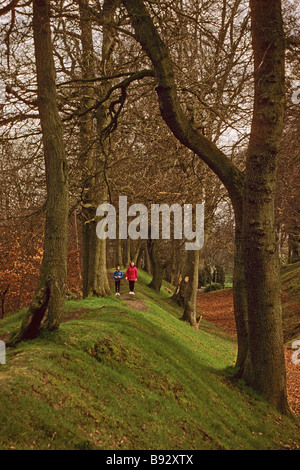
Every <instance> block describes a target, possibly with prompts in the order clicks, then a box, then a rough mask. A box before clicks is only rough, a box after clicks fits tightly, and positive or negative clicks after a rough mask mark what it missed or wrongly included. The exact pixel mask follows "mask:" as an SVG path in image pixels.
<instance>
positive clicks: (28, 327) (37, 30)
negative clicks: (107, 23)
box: [13, 0, 68, 343]
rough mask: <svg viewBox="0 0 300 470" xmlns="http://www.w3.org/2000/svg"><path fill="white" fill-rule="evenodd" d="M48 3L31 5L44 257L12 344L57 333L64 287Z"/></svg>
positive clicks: (64, 208) (63, 168)
mask: <svg viewBox="0 0 300 470" xmlns="http://www.w3.org/2000/svg"><path fill="white" fill-rule="evenodd" d="M49 8H50V2H49V0H34V1H33V33H34V45H35V60H36V73H37V83H38V108H39V115H40V122H41V128H42V135H43V146H44V159H45V171H46V187H47V201H46V223H45V238H44V253H43V260H42V264H41V268H40V274H39V278H38V284H37V289H36V291H35V294H34V297H33V299H32V302H31V305H30V307H29V309H28V312H27V314H26V316H25V318H24V320H23V323H22V326H21V329H20V331H19V332H18V333H17V335H16V337H15V339H14V340H13V342H14V343H16V342H17V341H20V340H22V339H28V338H34V337H36V336H37V335H38V334H39V332H40V330H41V328H42V329H46V330H49V331H52V330H55V329H57V328H58V326H59V324H60V320H61V314H62V309H63V304H64V300H65V291H66V281H67V220H68V171H67V161H66V156H65V149H64V142H63V128H62V123H61V119H60V115H59V111H58V105H57V100H56V86H55V68H54V60H53V50H52V42H51V32H50V18H49Z"/></svg>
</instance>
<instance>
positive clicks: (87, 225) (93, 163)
mask: <svg viewBox="0 0 300 470" xmlns="http://www.w3.org/2000/svg"><path fill="white" fill-rule="evenodd" d="M88 4H89V0H81V1H80V2H79V8H80V20H81V21H80V26H81V43H82V71H83V78H84V79H92V78H94V76H95V73H94V69H95V65H94V59H93V56H94V51H93V35H92V27H91V21H90V20H89V14H88V12H87V10H86V7H87V6H88ZM114 11H115V2H113V4H111V2H107V1H105V2H104V5H103V14H104V16H105V18H106V20H107V22H109V21H110V19H111V18H112V15H113V13H114ZM103 28H104V33H103V44H102V61H101V68H102V73H103V75H106V74H107V73H108V74H109V67H110V66H111V52H112V44H113V42H114V40H115V38H114V35H113V33H112V31H111V29H110V27H109V26H104V27H103ZM107 86H108V85H107V83H105V82H104V81H103V82H102V85H101V88H99V89H97V90H95V87H94V85H93V86H89V85H87V86H85V87H84V89H83V99H82V109H83V111H84V110H85V109H88V108H89V107H90V106H91V105H92V104H94V101H95V95H96V93H98V95H99V94H100V95H101V96H103V95H105V94H106V88H107ZM106 114H107V110H106V108H105V106H104V105H103V106H100V107H99V108H98V110H97V114H96V121H97V129H95V127H96V126H95V125H94V123H93V116H92V115H89V114H86V115H84V116H82V118H81V123H80V126H81V144H82V145H81V149H82V155H83V158H82V187H83V188H84V190H83V195H82V216H83V220H84V223H83V297H88V296H98V297H102V296H105V295H109V294H110V293H111V290H110V287H109V283H108V279H107V268H106V240H100V239H99V238H98V237H97V235H96V226H97V221H96V220H95V213H96V209H97V206H98V205H99V204H103V203H105V202H107V189H106V181H105V175H104V171H105V162H104V160H105V158H106V156H105V155H104V152H105V148H104V147H105V146H104V142H103V135H102V133H103V130H104V128H105V126H106V124H107V117H106ZM95 132H97V134H98V146H97V147H98V148H97V149H95V145H96V144H95V145H92V146H91V142H93V139H94V140H95V137H96V133H95ZM96 153H97V155H96ZM99 196H100V197H99Z"/></svg>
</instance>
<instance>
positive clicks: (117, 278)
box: [113, 265, 124, 295]
mask: <svg viewBox="0 0 300 470" xmlns="http://www.w3.org/2000/svg"><path fill="white" fill-rule="evenodd" d="M123 277H124V273H123V272H122V271H121V266H120V265H117V266H116V270H115V271H114V272H113V278H114V280H115V289H116V293H115V295H120V285H121V279H122V278H123Z"/></svg>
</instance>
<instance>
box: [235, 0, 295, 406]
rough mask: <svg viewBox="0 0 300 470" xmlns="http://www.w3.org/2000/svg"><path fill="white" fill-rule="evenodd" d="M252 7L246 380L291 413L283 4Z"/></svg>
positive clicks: (265, 0)
mask: <svg viewBox="0 0 300 470" xmlns="http://www.w3.org/2000/svg"><path fill="white" fill-rule="evenodd" d="M250 8H251V18H252V28H251V29H252V42H253V52H254V79H255V96H254V113H253V120H252V128H251V135H250V143H249V148H248V155H247V168H246V184H245V199H244V219H243V239H244V259H245V273H246V281H247V292H248V323H249V346H250V359H251V361H250V362H249V364H250V366H249V367H247V368H246V370H245V374H244V377H245V378H246V380H247V382H248V383H249V384H250V385H252V386H253V387H254V388H255V389H256V390H258V391H259V392H260V393H262V394H263V395H264V396H265V397H267V399H268V401H270V402H271V403H272V404H273V405H274V406H276V408H278V409H279V410H281V411H286V410H287V409H288V406H287V398H286V378H285V358H284V350H283V332H282V312H281V286H280V271H279V256H278V244H277V240H276V226H275V210H274V207H275V193H276V178H277V160H278V153H279V149H280V143H281V137H282V130H283V119H284V111H285V86H284V83H285V72H284V62H285V43H284V32H283V25H282V15H281V2H280V0H250Z"/></svg>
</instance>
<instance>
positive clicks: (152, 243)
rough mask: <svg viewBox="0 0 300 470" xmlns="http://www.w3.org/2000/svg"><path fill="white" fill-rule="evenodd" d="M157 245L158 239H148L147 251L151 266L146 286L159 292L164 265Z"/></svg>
mask: <svg viewBox="0 0 300 470" xmlns="http://www.w3.org/2000/svg"><path fill="white" fill-rule="evenodd" d="M158 245H159V243H158V240H151V239H149V240H148V247H149V250H148V251H149V257H150V261H151V266H152V280H151V281H150V283H149V284H148V286H149V287H151V289H154V290H155V292H160V289H161V286H162V281H163V275H164V265H163V263H162V261H161V259H160V257H159V251H158Z"/></svg>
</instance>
